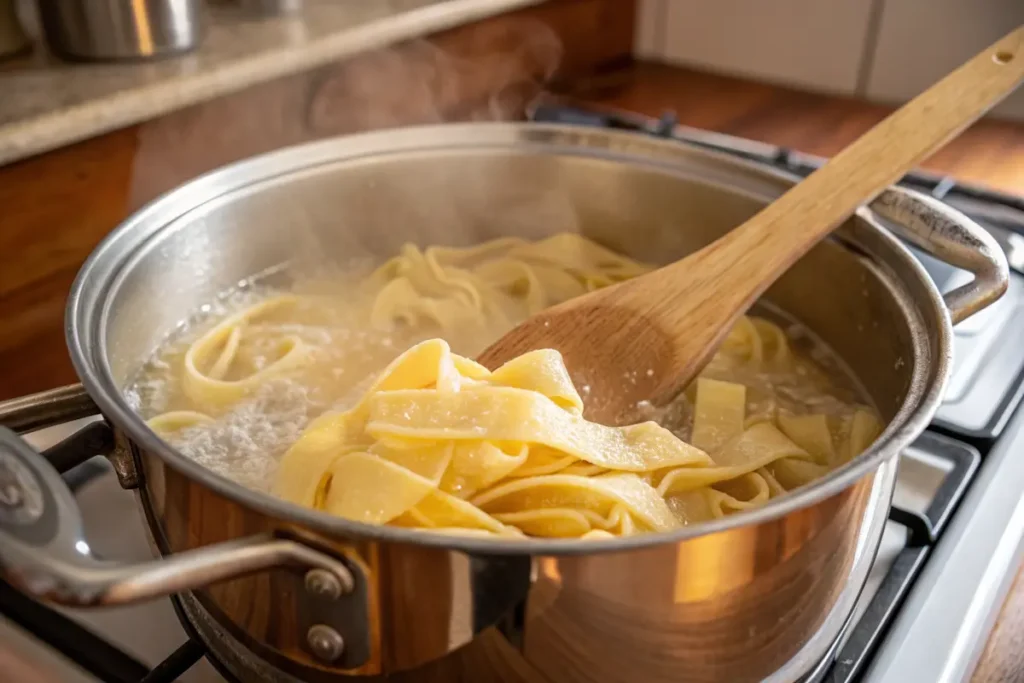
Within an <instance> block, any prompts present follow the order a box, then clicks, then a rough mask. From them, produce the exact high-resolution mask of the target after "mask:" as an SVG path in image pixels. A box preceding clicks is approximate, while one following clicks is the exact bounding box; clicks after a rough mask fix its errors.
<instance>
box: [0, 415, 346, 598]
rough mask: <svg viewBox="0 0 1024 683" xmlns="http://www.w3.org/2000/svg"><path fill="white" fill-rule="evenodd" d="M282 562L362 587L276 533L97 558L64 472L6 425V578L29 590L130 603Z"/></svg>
mask: <svg viewBox="0 0 1024 683" xmlns="http://www.w3.org/2000/svg"><path fill="white" fill-rule="evenodd" d="M108 429H109V427H108ZM110 442H111V443H112V442H113V438H111V439H110ZM282 566H291V567H295V568H299V569H317V570H321V572H322V573H320V574H317V575H316V576H317V577H319V580H320V581H321V582H326V583H329V584H331V585H332V586H336V588H337V592H339V593H340V594H342V595H344V594H346V593H349V592H351V591H352V590H353V589H354V587H355V580H354V578H353V575H352V572H351V571H350V569H349V568H348V566H346V564H345V563H343V562H341V561H340V560H336V559H334V558H332V557H330V556H328V555H326V554H324V553H321V552H318V551H317V550H314V549H313V548H310V547H308V546H306V545H304V544H302V543H299V542H297V541H292V540H288V539H281V538H275V537H273V536H270V535H257V536H250V537H248V538H243V539H238V540H233V541H226V542H224V543H217V544H213V545H209V546H205V547H202V548H197V549H195V550H188V551H184V552H180V553H176V554H174V555H170V556H168V557H165V558H162V559H159V560H152V561H149V562H142V563H137V564H120V563H115V562H106V561H103V560H99V559H96V558H95V557H93V555H92V553H91V551H90V549H89V545H88V542H87V541H86V539H85V535H84V525H83V522H82V515H81V513H80V512H79V509H78V503H77V501H76V500H75V498H74V495H73V494H72V493H71V490H70V489H68V487H67V485H66V484H65V483H64V480H63V479H62V478H61V476H60V475H59V474H58V473H57V470H56V469H55V468H54V467H53V466H52V465H51V464H50V463H49V461H47V460H46V458H44V457H42V455H40V454H39V453H37V452H36V451H35V450H34V449H33V448H32V447H31V446H29V444H28V443H27V442H25V441H24V440H23V439H21V437H19V436H18V435H17V434H15V433H14V432H13V431H11V430H9V429H6V428H3V427H0V576H2V577H3V578H4V579H6V580H7V581H8V582H10V583H12V584H13V585H15V586H17V587H18V588H20V589H21V590H23V591H25V592H26V593H29V594H31V595H33V596H36V597H39V598H42V599H44V600H48V601H50V602H55V603H59V604H63V605H71V606H80V607H85V606H99V605H124V604H129V603H133V602H139V601H144V600H150V599H153V598H157V597H162V596H165V595H170V594H172V593H178V592H181V591H186V590H192V589H196V588H201V587H204V586H207V585H209V584H212V583H216V582H218V581H222V580H225V579H230V578H233V577H237V576H243V575H245V574H251V573H254V572H259V571H264V570H267V569H272V568H275V567H282Z"/></svg>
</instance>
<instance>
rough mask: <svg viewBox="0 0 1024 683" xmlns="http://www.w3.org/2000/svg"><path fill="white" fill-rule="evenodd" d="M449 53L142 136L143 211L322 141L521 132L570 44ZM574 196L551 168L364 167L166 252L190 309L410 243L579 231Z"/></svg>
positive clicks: (471, 46)
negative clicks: (180, 189) (458, 131)
mask: <svg viewBox="0 0 1024 683" xmlns="http://www.w3.org/2000/svg"><path fill="white" fill-rule="evenodd" d="M442 40H443V47H442V46H441V45H439V44H438V43H436V42H433V41H431V40H414V41H410V42H406V43H403V44H400V45H397V46H395V47H392V48H388V49H383V50H378V51H375V52H371V53H367V54H364V55H360V56H358V57H355V58H353V59H351V60H349V61H346V62H344V63H341V64H337V65H332V66H329V67H324V68H323V69H321V70H320V71H319V72H317V73H315V74H312V75H311V76H310V77H291V78H286V79H279V80H277V81H272V82H269V83H265V84H263V85H260V86H257V87H255V88H252V89H250V90H248V91H246V92H244V93H240V94H237V95H234V96H229V97H224V98H220V99H218V100H213V101H210V102H206V103H204V104H201V105H198V106H195V107H192V108H189V109H186V110H183V111H180V112H177V113H175V114H174V115H172V116H168V117H164V118H163V119H160V120H157V121H153V122H149V123H147V124H145V125H143V126H142V127H141V128H140V129H139V132H138V148H137V152H136V155H135V160H136V164H135V168H134V170H133V182H132V195H131V197H130V198H129V202H130V203H131V204H132V208H135V207H138V206H140V205H141V204H143V203H145V202H146V201H149V200H150V199H152V198H153V197H155V196H157V195H159V194H160V193H163V192H165V191H167V190H168V189H170V188H172V187H175V186H177V185H180V184H182V183H184V182H186V181H188V180H189V179H190V178H192V177H195V176H197V175H200V174H202V173H204V172H207V171H208V170H210V169H212V168H216V167H219V166H223V165H226V164H229V163H232V162H234V161H237V160H240V159H243V158H246V157H249V156H253V155H256V154H260V153H264V152H267V151H271V150H274V149H277V148H280V147H285V146H288V145H292V144H296V143H301V142H306V141H309V140H313V139H318V138H325V137H330V136H335V135H346V134H353V133H359V132H363V131H368V130H376V129H390V128H395V127H398V126H407V125H417V124H436V123H442V122H449V121H506V120H513V119H521V118H522V116H523V112H524V108H525V107H526V106H527V105H528V104H529V103H530V102H531V101H532V100H533V99H535V98H536V97H537V96H538V95H539V94H541V92H542V91H543V88H544V84H545V83H546V82H547V81H548V80H549V79H550V78H551V77H552V75H553V74H554V73H555V71H556V69H557V67H558V65H559V63H560V61H561V57H562V49H561V44H560V40H559V38H558V36H557V34H556V33H555V32H554V31H553V30H552V29H551V28H550V27H549V26H547V25H546V24H544V23H542V22H539V21H536V20H526V19H524V20H520V21H515V22H513V21H509V20H505V21H501V22H494V23H483V24H478V25H477V26H475V27H473V29H472V30H465V31H454V32H450V33H448V34H447V35H446V37H444V38H443V39H442ZM563 185H564V183H563V182H562V179H561V178H560V177H559V171H558V169H556V168H554V165H552V167H551V168H545V169H542V170H541V171H540V172H538V171H537V170H536V169H533V168H532V167H530V166H529V164H525V165H524V163H523V160H522V159H519V160H516V159H506V158H504V157H503V156H501V157H495V158H488V159H475V160H474V161H473V165H472V168H471V169H468V170H467V168H466V164H464V163H460V162H454V163H453V162H452V161H451V160H447V161H445V160H440V161H438V160H434V159H429V158H420V159H418V160H412V159H407V158H402V159H401V160H400V161H399V163H395V164H384V163H380V164H360V165H359V167H358V168H354V169H352V170H351V171H350V170H345V171H332V172H330V173H320V174H316V176H315V177H312V176H310V175H308V174H307V175H306V176H305V177H304V178H303V180H302V181H301V182H283V183H273V184H271V185H265V186H263V187H261V189H260V191H259V192H254V193H246V196H245V198H244V199H243V200H242V201H241V202H240V203H237V204H235V205H234V206H226V205H224V204H222V205H221V206H218V207H217V208H214V209H212V210H211V211H209V212H208V213H207V215H206V216H204V217H203V219H201V220H200V219H193V220H194V221H195V222H197V223H198V224H196V225H192V226H189V229H188V230H186V231H178V232H177V234H176V235H175V236H174V237H173V238H170V239H168V240H167V242H166V243H165V244H164V251H165V253H167V254H168V255H169V256H170V255H172V254H173V255H174V256H173V257H171V258H169V259H168V261H167V262H168V263H173V264H174V267H175V268H176V269H180V270H184V271H187V272H185V273H184V275H185V277H184V278H182V279H183V280H185V281H188V282H189V283H190V284H189V287H188V288H187V289H188V290H189V291H182V292H181V294H182V295H183V297H182V298H184V299H191V300H192V301H191V305H190V306H189V308H197V307H198V306H200V305H202V304H204V303H208V302H209V301H210V300H211V298H212V297H213V296H214V295H215V294H216V293H218V292H221V291H223V290H224V289H226V288H229V287H231V286H233V285H234V283H237V282H238V281H239V280H240V279H243V278H245V277H249V276H252V275H253V274H255V273H258V272H260V271H263V270H265V269H266V268H268V267H271V266H272V265H274V264H275V263H283V262H286V261H287V262H290V264H291V266H292V267H293V268H292V270H293V271H294V270H298V271H300V272H302V273H311V272H313V271H322V270H324V269H328V270H329V269H330V268H331V267H336V266H338V265H342V266H348V265H350V264H351V263H353V262H356V263H368V262H377V263H379V262H380V260H381V259H382V258H386V257H389V256H392V255H394V254H396V253H397V252H398V250H399V249H400V248H401V246H402V244H403V243H406V242H414V243H417V244H419V245H421V246H425V245H428V244H451V245H468V244H473V243H477V242H479V241H482V240H484V239H491V238H494V237H499V236H502V235H509V234H514V235H519V236H522V237H526V238H539V237H543V236H546V235H549V234H553V233H555V232H566V231H569V232H571V231H575V230H576V227H577V219H576V213H575V208H574V205H573V202H572V201H571V198H570V197H569V195H568V194H567V193H566V191H565V188H564V187H563ZM225 204H227V203H225ZM238 254H244V256H239V255H238ZM229 271H234V272H229ZM179 303H180V302H175V305H176V306H177V305H178V304H179Z"/></svg>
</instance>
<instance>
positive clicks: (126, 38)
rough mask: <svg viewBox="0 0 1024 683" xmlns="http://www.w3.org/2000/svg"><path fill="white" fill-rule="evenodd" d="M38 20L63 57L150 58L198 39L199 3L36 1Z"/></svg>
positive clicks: (173, 0) (160, 0) (182, 0)
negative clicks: (37, 3) (37, 2)
mask: <svg viewBox="0 0 1024 683" xmlns="http://www.w3.org/2000/svg"><path fill="white" fill-rule="evenodd" d="M39 16H40V19H41V20H42V25H43V32H44V34H45V36H46V41H47V43H48V44H49V45H50V49H51V50H53V52H54V53H55V54H57V55H59V56H60V57H63V58H65V59H73V60H89V61H93V60H95V61H116V60H137V59H152V58H155V57H164V56H167V55H174V54H180V53H183V52H188V51H189V50H192V49H194V48H195V47H196V46H197V45H198V44H199V41H200V40H201V38H202V3H201V2H200V0H135V1H134V2H125V0H41V2H40V3H39Z"/></svg>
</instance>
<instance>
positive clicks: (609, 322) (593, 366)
mask: <svg viewBox="0 0 1024 683" xmlns="http://www.w3.org/2000/svg"><path fill="white" fill-rule="evenodd" d="M1022 80H1024V26H1021V27H1020V28H1018V29H1017V30H1016V31H1014V32H1012V33H1010V34H1009V35H1008V36H1006V37H1005V38H1003V39H1002V40H1000V41H999V42H997V43H995V44H994V45H992V46H991V47H989V48H988V49H986V50H985V51H983V52H982V53H981V54H979V55H978V56H976V57H974V58H973V59H971V60H970V61H969V62H967V63H966V64H964V65H963V66H961V67H960V68H959V69H957V70H956V71H954V72H953V73H951V74H950V75H949V76H946V78H944V79H943V80H941V81H940V82H939V83H937V84H936V85H934V86H932V87H931V88H929V89H928V90H926V91H925V92H924V93H922V94H921V95H919V96H917V97H916V98H915V99H913V100H912V101H910V102H909V103H907V104H906V105H905V106H903V107H902V108H901V109H899V110H897V111H896V112H895V113H893V114H891V115H890V116H889V117H888V118H886V119H885V120H884V121H882V122H880V123H879V124H878V125H876V126H875V127H874V128H872V129H871V130H870V131H868V132H867V133H866V134H865V135H863V136H862V137H861V138H860V139H858V140H857V141H856V142H854V143H853V144H852V145H850V146H849V147H847V148H846V149H844V150H843V151H842V152H840V153H839V154H838V155H836V156H835V157H834V158H833V159H832V160H831V161H829V162H828V163H827V164H825V165H824V166H822V167H821V168H820V169H819V170H817V171H815V172H814V173H813V174H811V175H810V176H808V177H807V179H805V180H804V181H803V182H801V183H800V184H798V185H796V186H794V187H793V188H792V189H791V190H789V191H788V192H786V193H785V194H783V195H782V196H781V197H779V198H778V199H777V200H775V201H774V202H773V203H771V204H770V205H768V206H767V207H766V208H765V209H764V210H762V211H761V212H760V213H758V214H756V215H755V216H754V217H753V218H751V219H750V220H748V221H747V222H745V223H744V224H743V225H741V226H740V227H738V228H736V229H735V230H733V231H731V232H729V233H728V234H727V235H725V236H724V237H722V238H720V239H719V240H717V241H716V242H714V243H712V244H710V245H708V246H707V247H705V248H703V249H701V250H700V251H698V252H695V253H693V254H691V255H689V256H687V257H686V258H684V259H682V260H681V261H677V262H675V263H673V264H671V265H668V266H665V267H664V268H660V269H658V270H656V271H653V272H651V273H648V274H646V275H643V276H641V277H638V278H635V279H633V280H629V281H627V282H623V283H620V284H617V285H614V286H612V287H608V288H605V289H601V290H598V291H595V292H592V293H589V294H586V295H584V296H581V297H577V298H575V299H572V300H570V301H567V302H565V303H563V304H560V305H558V306H555V307H553V308H550V309H548V310H546V311H544V312H542V313H540V314H538V315H536V316H533V317H531V318H530V319H529V320H527V321H526V322H524V323H523V324H522V325H519V326H518V327H516V328H515V329H514V330H512V331H511V332H509V333H508V334H506V335H505V336H504V337H502V338H501V339H500V340H498V342H497V343H495V344H494V345H492V346H491V347H490V348H488V349H487V350H486V351H484V353H483V355H482V356H481V357H480V361H481V362H482V363H483V364H484V365H486V366H488V367H491V368H494V367H497V366H498V365H500V364H501V363H503V362H505V361H507V360H509V359H510V358H513V357H515V356H518V355H520V354H522V353H525V352H526V351H529V350H533V349H539V348H554V349H557V350H559V351H560V352H561V353H562V355H563V357H564V358H565V362H566V365H567V366H568V368H569V370H570V372H571V373H572V375H573V378H574V380H575V381H576V383H577V388H578V389H579V390H580V391H581V394H582V396H583V398H584V402H585V403H586V412H585V415H586V416H587V417H588V418H589V419H591V420H595V421H598V422H603V423H605V424H623V423H627V422H629V421H632V420H634V419H635V416H636V410H635V407H636V406H637V404H638V402H640V401H650V402H651V403H653V404H654V405H659V404H663V403H666V402H668V401H670V400H671V399H672V398H674V397H675V396H676V395H678V393H679V392H680V391H682V390H683V389H684V388H685V387H686V385H687V384H689V382H690V381H691V380H692V379H693V378H694V377H695V376H696V375H697V373H698V372H700V370H701V368H703V367H704V365H705V363H706V362H707V361H708V360H709V359H710V358H711V356H712V355H713V353H714V351H715V350H716V348H717V346H718V345H719V344H720V343H721V341H722V340H723V338H724V337H725V335H726V334H727V333H728V331H729V329H730V328H731V327H732V325H733V324H734V323H735V322H736V320H737V319H738V318H739V317H740V316H741V315H742V314H743V313H744V312H745V311H746V310H747V309H748V308H749V307H750V306H751V304H753V303H754V301H755V300H756V299H757V298H758V297H759V296H760V295H761V294H762V293H763V292H764V291H765V290H766V289H767V288H768V287H769V286H770V285H771V284H772V283H773V282H774V281H775V280H776V279H777V278H778V277H779V276H780V275H782V273H783V272H785V271H786V269H787V268H789V267H790V266H791V265H792V264H793V263H794V262H795V261H796V260H797V259H799V258H800V257H801V256H803V255H804V254H806V253H807V252H808V251H809V250H810V249H811V247H812V246H814V245H815V244H816V243H817V242H818V241H819V240H821V239H823V238H824V237H826V236H827V235H828V234H829V233H830V232H832V230H834V229H835V228H836V227H838V226H839V225H840V224H841V223H842V222H843V221H844V220H846V219H847V218H849V217H850V216H851V215H852V214H853V213H854V211H856V209H857V207H859V206H860V205H861V204H864V203H865V202H868V201H870V200H872V199H874V198H875V197H876V196H877V195H878V194H879V193H881V192H882V191H883V190H884V189H885V188H886V187H888V186H889V185H890V184H892V183H893V182H895V181H896V180H898V179H899V178H900V177H902V176H903V175H904V174H905V173H906V172H907V171H909V170H910V169H911V168H913V167H914V166H915V165H916V164H917V163H918V162H920V161H921V160H923V159H924V158H926V157H927V156H928V155H930V154H931V153H933V152H934V151H936V150H937V149H939V148H940V147H941V146H942V145H943V144H945V143H946V142H947V141H949V140H950V139H951V138H953V137H955V136H956V135H957V134H958V133H959V132H960V131H962V130H963V129H964V128H966V127H967V126H968V125H970V124H971V123H973V122H974V121H976V120H977V119H978V118H980V117H981V116H982V115H983V114H984V113H985V112H986V111H988V110H989V109H990V108H991V107H992V106H994V105H995V104H996V103H998V102H999V101H1000V100H1002V99H1003V98H1004V97H1006V95H1008V94H1009V93H1010V92H1012V91H1013V89H1014V88H1015V87H1017V85H1019V84H1020V82H1021V81H1022Z"/></svg>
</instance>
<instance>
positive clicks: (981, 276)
mask: <svg viewBox="0 0 1024 683" xmlns="http://www.w3.org/2000/svg"><path fill="white" fill-rule="evenodd" d="M869 208H870V209H871V210H872V211H874V212H875V213H877V214H878V215H879V216H881V217H883V218H885V219H887V220H888V221H890V222H891V223H892V225H893V227H895V228H896V231H897V232H898V233H899V235H900V237H902V238H903V239H905V240H907V241H908V242H911V243H912V244H914V245H915V246H917V247H920V248H921V249H923V250H924V251H926V252H927V253H928V254H930V255H932V256H934V257H935V258H937V259H939V260H940V261H945V262H946V263H948V264H950V265H951V266H956V267H957V268H961V269H963V270H966V271H968V272H970V273H972V274H973V275H974V279H973V280H971V281H970V282H968V283H967V284H965V285H961V286H960V287H957V288H956V289H954V290H953V291H951V292H947V293H946V294H945V295H944V296H943V298H944V299H945V301H946V308H948V309H949V317H950V319H951V320H952V321H953V324H954V325H955V324H957V323H958V322H961V321H962V320H966V319H967V318H969V317H971V316H972V315H974V314H975V313H977V312H978V311H980V310H982V309H983V308H985V307H986V306H988V305H989V304H991V303H993V302H994V301H995V300H996V299H998V298H999V297H1001V296H1002V295H1003V293H1004V292H1005V291H1006V288H1007V286H1008V285H1009V283H1010V269H1009V266H1008V265H1007V263H1006V254H1005V253H1003V250H1002V248H1000V246H999V243H998V242H997V241H996V239H995V238H994V237H993V236H992V235H990V234H989V233H988V231H987V230H985V229H984V228H983V227H981V226H980V225H978V224H977V223H975V222H974V221H973V220H971V219H970V218H968V217H967V216H965V215H964V214H962V213H960V212H959V211H957V210H956V209H953V208H952V207H950V206H949V205H947V204H944V203H943V202H941V201H939V200H938V199H935V198H934V197H930V196H928V195H926V194H923V193H921V192H916V191H914V190H907V189H904V188H890V189H888V190H886V191H885V192H883V193H882V194H880V195H879V196H878V198H877V199H875V201H873V202H871V204H870V205H869Z"/></svg>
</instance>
